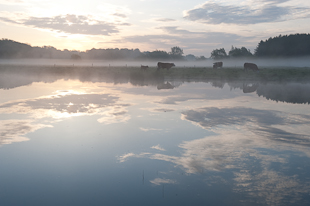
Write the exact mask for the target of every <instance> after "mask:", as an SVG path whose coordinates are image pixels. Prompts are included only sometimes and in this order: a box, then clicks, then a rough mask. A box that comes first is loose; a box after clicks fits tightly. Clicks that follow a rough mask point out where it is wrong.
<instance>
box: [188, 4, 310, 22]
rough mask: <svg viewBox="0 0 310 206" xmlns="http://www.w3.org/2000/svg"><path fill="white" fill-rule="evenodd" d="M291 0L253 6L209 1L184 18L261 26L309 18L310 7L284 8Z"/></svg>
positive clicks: (189, 12) (191, 10) (192, 10)
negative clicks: (260, 24) (262, 24)
mask: <svg viewBox="0 0 310 206" xmlns="http://www.w3.org/2000/svg"><path fill="white" fill-rule="evenodd" d="M286 2H289V0H261V1H256V2H255V3H252V4H251V5H236V4H229V5H227V4H221V3H217V2H214V1H207V2H206V3H204V4H203V5H200V6H197V7H196V8H194V9H190V10H187V11H184V18H185V19H187V20H190V21H198V22H201V23H206V24H221V23H225V24H239V25H248V24H259V23H268V22H280V21H287V20H292V19H296V18H309V17H310V8H309V7H296V6H283V5H281V4H282V3H286Z"/></svg>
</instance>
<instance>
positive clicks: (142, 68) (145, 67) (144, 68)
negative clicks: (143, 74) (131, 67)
mask: <svg viewBox="0 0 310 206" xmlns="http://www.w3.org/2000/svg"><path fill="white" fill-rule="evenodd" d="M147 68H149V66H143V65H141V70H143V71H146V69H147Z"/></svg>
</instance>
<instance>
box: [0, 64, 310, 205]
mask: <svg viewBox="0 0 310 206" xmlns="http://www.w3.org/2000/svg"><path fill="white" fill-rule="evenodd" d="M105 69H107V68H105ZM109 69H113V68H109ZM104 71H105V70H104ZM104 71H103V70H101V69H100V68H91V67H88V68H76V69H72V68H65V67H61V68H41V67H39V66H36V67H30V66H27V67H26V66H25V67H23V66H12V67H10V66H7V65H6V66H2V67H1V68H0V120H1V121H0V165H1V166H0V167H1V168H0V205H4V206H8V205H23V206H28V205H31V206H36V205H38V206H39V205H40V206H42V205H44V206H49V205H51V206H55V205H57V206H62V205H74V206H78V205H83V206H85V205H92V206H93V205H169V206H172V205H178V206H179V205H309V204H310V173H309V171H310V106H309V103H310V93H309V91H310V82H304V81H293V80H291V81H285V80H281V81H260V80H255V79H254V80H253V79H252V80H244V79H243V80H238V79H230V80H227V79H221V78H217V79H197V78H196V79H191V78H187V77H184V78H173V77H171V76H165V75H162V74H161V72H163V71H159V72H157V73H156V71H146V73H143V75H142V76H141V75H140V74H139V72H141V73H142V72H143V71H139V70H137V71H136V72H135V73H128V75H122V74H120V73H117V72H116V73H112V74H111V73H107V72H104ZM144 74H150V75H146V76H147V77H148V78H146V76H145V75H144ZM254 75H255V74H254Z"/></svg>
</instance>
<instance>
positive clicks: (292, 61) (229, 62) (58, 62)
mask: <svg viewBox="0 0 310 206" xmlns="http://www.w3.org/2000/svg"><path fill="white" fill-rule="evenodd" d="M159 61H160V62H174V63H175V65H176V67H212V66H213V63H214V62H217V61H222V62H223V67H243V64H244V63H245V62H251V63H255V64H257V66H258V67H259V68H268V67H270V68H271V67H310V57H295V58H247V59H221V60H213V59H207V60H204V61H177V60H168V61H162V60H157V61H145V60H141V61H138V60H135V61H133V60H115V61H112V60H110V61H107V60H95V59H94V60H92V59H85V60H72V59H0V64H5V65H6V64H8V65H55V66H90V67H91V66H94V67H109V66H110V67H126V66H127V67H140V66H141V65H145V66H149V67H157V62H159Z"/></svg>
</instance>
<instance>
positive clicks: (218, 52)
mask: <svg viewBox="0 0 310 206" xmlns="http://www.w3.org/2000/svg"><path fill="white" fill-rule="evenodd" d="M226 57H227V54H226V51H225V49H224V48H220V49H215V50H213V51H212V52H211V58H212V59H223V58H226Z"/></svg>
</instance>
